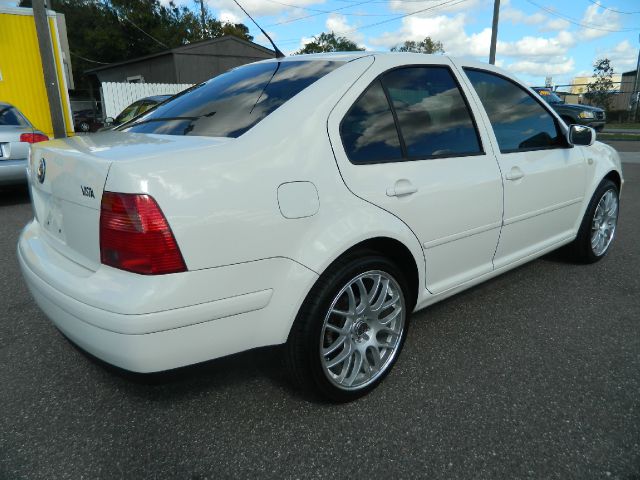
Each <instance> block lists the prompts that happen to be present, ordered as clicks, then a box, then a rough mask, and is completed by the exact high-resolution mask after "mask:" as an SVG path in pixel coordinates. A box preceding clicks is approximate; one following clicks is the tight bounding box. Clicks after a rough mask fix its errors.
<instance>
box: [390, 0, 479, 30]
mask: <svg viewBox="0 0 640 480" xmlns="http://www.w3.org/2000/svg"><path fill="white" fill-rule="evenodd" d="M442 3H444V2H443V0H423V1H411V2H407V1H406V0H389V8H390V9H391V10H394V11H397V12H403V13H411V12H416V11H419V10H425V9H429V10H426V11H425V12H424V13H425V14H431V15H433V14H434V13H456V12H468V11H469V10H470V9H472V8H474V7H476V6H478V5H480V4H482V3H486V0H485V1H484V2H483V0H465V1H462V2H455V0H454V1H453V2H452V3H453V5H442ZM440 5H441V6H440ZM423 38H424V37H423Z"/></svg>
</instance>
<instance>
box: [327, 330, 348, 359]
mask: <svg viewBox="0 0 640 480" xmlns="http://www.w3.org/2000/svg"><path fill="white" fill-rule="evenodd" d="M347 338H348V337H347V336H346V335H342V336H340V337H338V338H336V339H335V341H334V342H333V343H332V344H331V345H329V346H328V347H326V348H325V349H323V350H322V354H323V355H325V356H327V355H331V354H332V353H333V352H335V351H336V350H337V349H338V348H340V347H341V346H342V345H344V342H345V341H346V340H347Z"/></svg>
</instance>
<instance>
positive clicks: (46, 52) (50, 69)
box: [32, 0, 67, 138]
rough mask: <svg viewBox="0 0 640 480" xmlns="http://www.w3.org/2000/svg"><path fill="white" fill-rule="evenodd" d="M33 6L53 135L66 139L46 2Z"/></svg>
mask: <svg viewBox="0 0 640 480" xmlns="http://www.w3.org/2000/svg"><path fill="white" fill-rule="evenodd" d="M32 5H33V18H34V20H35V22H36V33H37V34H38V46H39V47H40V58H41V60H42V71H43V73H44V83H45V87H46V89H47V98H48V100H49V112H50V113H51V123H52V124H53V135H54V137H56V138H64V137H66V136H67V132H66V129H65V126H64V115H63V113H62V98H61V97H60V88H59V85H58V75H57V72H56V62H55V60H54V58H53V45H52V43H51V31H50V29H49V19H48V18H47V10H46V7H45V5H44V0H33V2H32Z"/></svg>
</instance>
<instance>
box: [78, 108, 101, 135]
mask: <svg viewBox="0 0 640 480" xmlns="http://www.w3.org/2000/svg"><path fill="white" fill-rule="evenodd" d="M103 126H104V123H103V122H102V115H101V114H100V112H97V111H95V110H93V109H90V108H88V109H84V110H76V111H74V112H73V128H74V130H75V131H76V132H84V133H88V132H97V131H98V130H99V129H100V128H102V127H103Z"/></svg>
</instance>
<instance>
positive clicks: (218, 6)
mask: <svg viewBox="0 0 640 480" xmlns="http://www.w3.org/2000/svg"><path fill="white" fill-rule="evenodd" d="M206 1H207V5H209V7H211V8H213V9H214V10H216V11H226V12H232V13H234V14H235V15H237V16H238V18H240V19H243V18H245V14H244V13H243V12H242V10H240V8H238V6H237V5H236V4H235V3H234V2H233V0H206ZM320 3H324V0H296V1H295V4H296V5H298V6H300V7H307V6H309V5H313V4H320ZM292 4H293V3H292ZM242 6H243V7H244V9H245V10H246V11H247V12H249V14H250V15H251V16H252V17H253V18H256V17H259V16H263V15H278V14H295V15H302V14H304V10H301V9H299V8H293V7H289V6H285V5H281V4H279V3H274V2H265V1H264V0H243V2H242ZM247 20H248V19H247Z"/></svg>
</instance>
